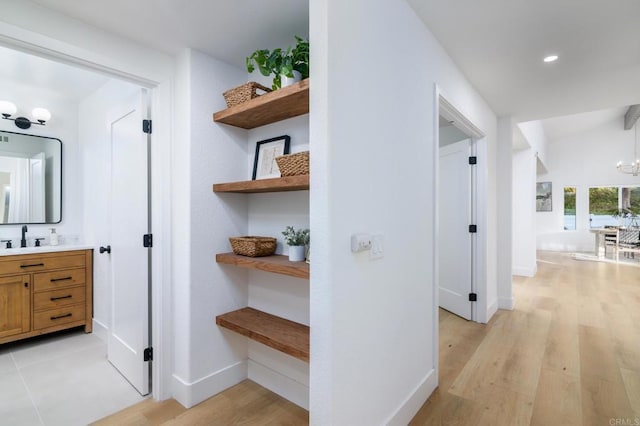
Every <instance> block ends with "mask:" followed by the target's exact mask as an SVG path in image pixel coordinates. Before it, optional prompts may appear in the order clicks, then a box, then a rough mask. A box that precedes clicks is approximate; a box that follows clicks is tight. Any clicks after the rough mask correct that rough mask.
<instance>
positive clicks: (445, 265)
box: [438, 139, 472, 319]
mask: <svg viewBox="0 0 640 426" xmlns="http://www.w3.org/2000/svg"><path fill="white" fill-rule="evenodd" d="M470 151H471V141H470V140H469V139H465V140H463V141H460V142H456V143H454V144H451V145H446V146H444V147H441V148H440V163H439V181H440V182H439V188H438V189H439V210H438V213H439V226H438V230H439V237H438V256H439V257H438V266H439V287H440V290H439V297H440V306H441V307H442V308H444V309H446V310H447V311H450V312H453V313H454V314H456V315H459V316H461V317H463V318H466V319H471V302H469V293H470V292H471V255H472V248H471V233H470V232H469V225H470V224H471V166H470V165H469V155H470Z"/></svg>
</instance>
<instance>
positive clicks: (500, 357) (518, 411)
mask: <svg viewBox="0 0 640 426" xmlns="http://www.w3.org/2000/svg"><path fill="white" fill-rule="evenodd" d="M538 258H539V262H538V274H537V275H536V277H535V278H520V277H516V278H515V279H514V296H515V299H516V304H515V308H514V310H513V311H498V313H497V314H496V315H495V316H494V317H493V318H492V320H491V321H490V323H489V324H486V325H482V324H476V323H472V322H468V321H465V320H463V319H461V318H459V317H456V316H455V315H452V314H450V313H448V312H446V311H443V310H441V311H440V387H439V388H438V389H437V390H436V391H435V392H434V394H433V395H432V396H431V398H429V400H428V401H427V402H426V403H425V404H424V406H423V407H422V408H421V410H420V411H419V412H418V414H417V415H416V416H415V418H414V419H413V421H412V425H474V426H475V425H491V426H497V425H529V424H530V425H544V426H547V425H563V426H564V425H603V426H604V425H640V268H639V267H637V266H628V265H617V264H613V263H600V262H590V261H578V260H574V259H572V258H571V257H570V255H568V254H558V253H549V252H540V253H538ZM616 421H617V423H616ZM625 422H626V423H625ZM97 424H98V425H118V426H120V425H231V424H243V425H264V424H270V425H282V424H287V425H304V424H308V413H307V412H306V411H305V410H303V409H301V408H299V407H297V406H295V405H293V404H291V403H290V402H288V401H286V400H283V399H282V398H280V397H278V396H276V395H274V394H273V393H271V392H269V391H267V390H266V389H264V388H262V387H260V386H258V385H256V384H255V383H253V382H250V381H245V382H242V383H240V384H239V385H237V386H234V387H233V388H231V389H228V390H226V391H225V392H222V393H221V394H219V395H216V396H214V397H212V398H210V399H208V400H207V401H205V402H203V403H201V404H199V405H197V406H195V407H193V408H191V409H189V410H186V409H185V408H184V407H182V406H181V405H180V404H178V403H177V402H175V401H173V400H170V401H165V402H161V403H157V402H153V401H151V400H148V401H145V402H143V403H140V404H138V405H136V406H133V407H131V408H128V409H126V410H124V411H122V412H120V413H117V414H114V415H113V416H110V417H108V418H106V419H103V420H101V421H100V422H98V423H97Z"/></svg>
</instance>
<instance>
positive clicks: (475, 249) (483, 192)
mask: <svg viewBox="0 0 640 426" xmlns="http://www.w3.org/2000/svg"><path fill="white" fill-rule="evenodd" d="M440 116H442V117H444V118H445V119H447V120H449V121H453V122H455V125H456V127H457V128H458V129H459V130H461V131H462V132H464V133H465V134H467V135H468V136H469V137H470V138H471V155H475V156H476V157H477V158H478V163H477V165H476V166H475V167H473V169H472V171H471V173H472V187H471V191H472V199H471V219H472V220H473V221H474V223H475V224H476V225H477V226H478V232H477V233H476V234H475V235H473V236H472V238H471V245H472V253H473V255H472V258H471V291H472V292H475V293H477V295H478V301H477V302H475V303H473V304H472V307H471V320H472V321H475V322H480V323H486V322H487V321H488V317H489V315H488V312H487V308H488V304H487V296H488V291H487V249H488V247H487V229H488V221H487V195H488V193H487V170H488V169H487V160H488V159H487V146H486V137H485V136H486V135H485V133H484V132H483V131H482V130H481V129H480V128H479V127H478V126H476V125H475V124H474V123H473V122H472V121H471V120H469V119H468V118H467V117H466V116H465V115H464V114H463V113H462V112H460V110H459V109H458V108H456V106H455V105H454V104H453V103H451V102H450V101H449V100H447V98H446V97H445V96H444V95H443V94H442V90H441V89H440V87H439V86H438V85H437V84H435V88H434V115H433V120H434V121H433V123H434V126H433V128H434V143H433V156H434V164H435V167H434V168H433V181H434V183H435V184H434V190H435V191H434V192H435V194H434V202H433V215H434V217H435V220H434V225H433V226H434V228H433V235H434V241H433V243H432V244H433V252H434V253H435V259H434V262H435V266H436V267H434V268H433V269H434V270H433V273H432V278H433V283H434V300H436V307H439V306H440V303H439V295H438V286H437V285H435V284H436V283H438V282H439V275H440V271H439V270H438V262H439V256H438V248H437V241H438V237H439V230H438V228H439V224H440V218H439V214H438V210H439V207H440V205H439V196H440V194H439V189H438V188H439V184H440V178H439V173H440V147H439V143H438V141H439V140H440V127H439V125H438V120H439V117H440ZM434 315H435V318H434V323H435V324H436V327H437V324H438V310H437V309H435V314H434ZM436 351H437V347H436ZM436 356H437V355H436ZM436 359H437V358H436Z"/></svg>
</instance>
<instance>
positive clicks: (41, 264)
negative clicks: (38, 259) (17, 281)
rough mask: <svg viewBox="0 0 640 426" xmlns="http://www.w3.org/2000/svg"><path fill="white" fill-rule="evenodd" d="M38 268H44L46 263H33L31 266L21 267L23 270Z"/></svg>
mask: <svg viewBox="0 0 640 426" xmlns="http://www.w3.org/2000/svg"><path fill="white" fill-rule="evenodd" d="M36 266H44V263H32V264H31V265H20V267H21V268H35V267H36Z"/></svg>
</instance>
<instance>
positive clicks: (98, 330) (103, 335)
mask: <svg viewBox="0 0 640 426" xmlns="http://www.w3.org/2000/svg"><path fill="white" fill-rule="evenodd" d="M92 322H93V331H92V333H93V334H94V335H95V336H96V337H98V338H100V340H102V341H103V342H104V343H107V340H108V339H109V328H108V327H107V326H106V325H104V324H103V323H101V322H100V321H98V320H96V319H95V318H94V319H93V321H92Z"/></svg>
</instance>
